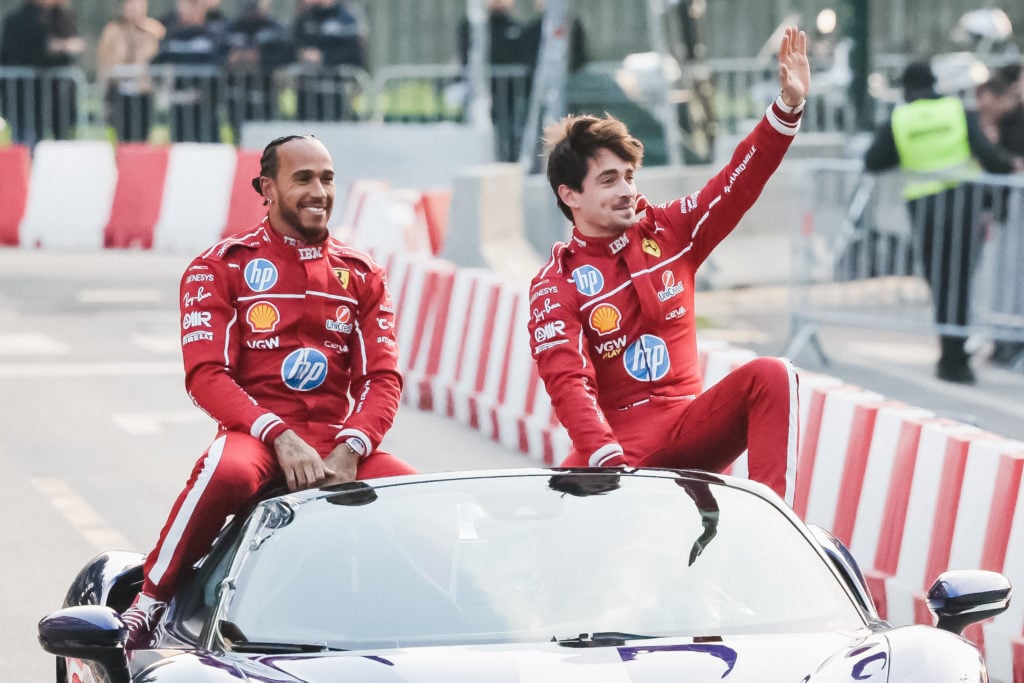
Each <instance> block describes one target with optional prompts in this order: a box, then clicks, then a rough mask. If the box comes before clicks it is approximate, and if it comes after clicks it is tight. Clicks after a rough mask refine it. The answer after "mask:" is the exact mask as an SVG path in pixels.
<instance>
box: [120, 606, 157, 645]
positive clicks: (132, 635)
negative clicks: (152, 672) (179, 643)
mask: <svg viewBox="0 0 1024 683" xmlns="http://www.w3.org/2000/svg"><path fill="white" fill-rule="evenodd" d="M166 609H167V603H166V602H158V601H156V600H154V599H153V598H151V597H149V596H148V595H143V594H141V593H140V594H139V595H138V596H136V598H135V602H133V603H132V606H131V607H129V608H128V609H126V610H125V611H124V612H123V613H122V614H121V621H122V622H124V625H125V627H126V628H127V629H128V640H127V641H125V644H124V649H126V650H147V649H149V648H151V647H153V645H154V644H155V643H156V637H155V636H156V628H157V625H158V624H159V623H160V617H162V616H163V615H164V611H165V610H166Z"/></svg>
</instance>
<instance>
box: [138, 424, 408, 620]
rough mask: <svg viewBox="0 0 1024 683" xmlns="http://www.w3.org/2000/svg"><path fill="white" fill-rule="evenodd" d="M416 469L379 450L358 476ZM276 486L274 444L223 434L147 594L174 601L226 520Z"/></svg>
mask: <svg viewBox="0 0 1024 683" xmlns="http://www.w3.org/2000/svg"><path fill="white" fill-rule="evenodd" d="M413 473H415V470H414V469H413V468H412V467H410V466H409V465H408V464H406V463H405V462H403V461H402V460H400V459H399V458H397V457H395V456H393V455H391V454H390V453H385V452H383V451H375V452H373V453H371V454H370V455H368V456H367V457H365V458H363V459H362V460H361V461H360V462H359V467H358V469H357V470H356V478H357V479H374V478H377V477H390V476H394V475H401V474H413ZM277 484H280V485H281V486H282V487H283V486H285V479H284V473H283V472H282V471H281V468H280V466H279V465H278V464H277V457H276V456H275V455H274V453H273V451H272V449H271V448H270V447H268V446H266V445H265V444H264V443H263V442H262V441H259V440H258V439H255V438H253V437H251V436H249V435H248V434H244V433H242V432H224V433H221V434H220V436H218V437H217V439H216V440H215V441H214V442H213V443H212V444H210V447H209V448H208V449H207V450H206V452H205V453H203V455H202V456H201V457H200V458H199V460H198V461H196V465H195V468H193V470H192V475H191V476H190V477H189V480H188V483H187V484H186V485H185V489H184V490H183V491H182V492H181V493H180V494H179V495H178V499H177V500H176V501H175V502H174V506H173V507H172V508H171V514H170V516H169V517H168V518H167V522H166V523H165V524H164V528H163V529H162V530H161V531H160V537H159V539H158V540H157V544H156V547H155V548H153V550H152V551H150V553H149V555H148V556H147V557H146V562H145V565H144V567H143V571H144V573H145V582H144V583H143V586H142V592H143V593H145V594H147V595H150V596H152V597H154V598H156V599H157V600H160V601H163V602H167V601H168V600H170V599H171V598H172V597H173V596H174V593H175V591H176V589H177V587H178V583H179V582H180V580H181V579H182V578H183V577H184V576H186V575H187V573H188V572H190V571H191V569H192V565H193V564H195V562H196V561H198V560H199V558H201V557H202V556H203V555H205V554H206V553H207V552H209V550H210V547H211V546H212V545H213V541H214V539H216V538H217V534H218V533H220V530H221V527H222V526H223V525H224V522H225V521H226V520H227V518H228V517H229V516H230V515H233V514H236V513H238V512H240V511H242V510H245V509H246V508H247V507H249V506H250V505H252V504H253V503H255V502H256V500H257V498H258V496H259V495H260V493H261V492H262V491H265V490H267V489H268V488H270V487H272V486H274V485H277Z"/></svg>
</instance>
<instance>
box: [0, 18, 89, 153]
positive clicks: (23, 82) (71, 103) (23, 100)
mask: <svg viewBox="0 0 1024 683" xmlns="http://www.w3.org/2000/svg"><path fill="white" fill-rule="evenodd" d="M84 49H85V42H84V41H83V40H82V39H81V38H80V37H79V36H78V29H77V25H76V21H75V16H74V13H73V12H72V10H71V8H70V7H68V6H67V4H66V2H65V1H64V0H25V2H24V3H22V5H21V6H20V7H19V8H17V9H15V10H14V11H12V12H10V13H9V14H8V15H7V16H6V17H4V22H3V28H2V29H0V65H2V66H23V67H32V68H35V69H47V68H53V67H62V66H71V65H72V64H74V61H75V59H76V57H77V56H78V55H80V54H81V53H82V51H83V50H84ZM6 87H8V88H9V90H7V92H8V93H10V97H9V98H5V102H6V103H7V111H5V112H4V116H5V117H6V118H7V120H8V121H9V122H10V125H11V135H12V139H13V140H14V141H15V142H20V143H24V144H28V145H34V144H35V143H36V142H37V141H39V140H41V139H43V138H44V137H46V136H47V135H49V134H52V135H53V137H54V138H56V139H58V140H63V139H67V138H68V137H70V136H71V132H72V128H73V127H74V125H75V123H76V122H77V117H78V111H77V99H76V97H77V87H76V84H75V81H74V79H72V78H69V77H66V76H55V75H53V74H39V73H37V75H36V76H33V77H30V78H19V79H17V80H16V81H15V82H14V83H12V84H10V85H8V86H6ZM5 94H6V93H5Z"/></svg>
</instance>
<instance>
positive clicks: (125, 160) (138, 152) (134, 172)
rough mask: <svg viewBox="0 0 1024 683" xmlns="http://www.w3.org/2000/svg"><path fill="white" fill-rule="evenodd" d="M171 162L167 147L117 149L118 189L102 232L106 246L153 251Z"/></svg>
mask: <svg viewBox="0 0 1024 683" xmlns="http://www.w3.org/2000/svg"><path fill="white" fill-rule="evenodd" d="M169 158H170V148H168V147H157V146H154V145H144V144H137V143H132V144H124V145H118V147H117V150H116V151H115V159H116V161H117V189H116V190H115V191H114V200H113V206H111V208H110V220H109V221H108V222H107V226H106V228H104V230H103V246H105V247H110V248H118V249H125V248H131V247H135V248H141V249H150V248H152V246H153V231H154V230H155V229H156V224H157V221H158V220H160V206H161V204H162V203H163V198H164V180H165V179H166V178H167V163H168V160H169Z"/></svg>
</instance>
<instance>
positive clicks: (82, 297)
mask: <svg viewBox="0 0 1024 683" xmlns="http://www.w3.org/2000/svg"><path fill="white" fill-rule="evenodd" d="M160 298H161V293H160V290H159V289H83V290H81V291H79V292H78V296H77V297H76V299H77V300H78V302H79V303H82V304H135V303H139V304H141V303H147V304H152V303H157V302H159V301H160Z"/></svg>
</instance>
